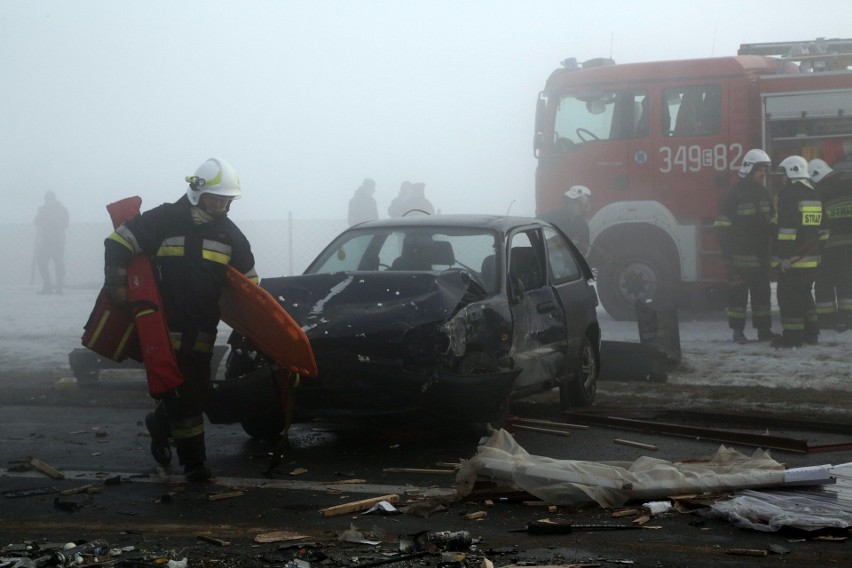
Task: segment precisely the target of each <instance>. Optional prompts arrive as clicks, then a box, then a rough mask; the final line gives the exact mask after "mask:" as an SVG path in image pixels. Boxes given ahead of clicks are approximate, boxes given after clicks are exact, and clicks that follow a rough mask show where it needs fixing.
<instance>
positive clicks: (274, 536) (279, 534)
mask: <svg viewBox="0 0 852 568" xmlns="http://www.w3.org/2000/svg"><path fill="white" fill-rule="evenodd" d="M303 538H309V537H308V536H307V535H304V534H300V533H297V532H293V531H268V532H262V533H258V534H256V535H255V537H254V541H255V542H256V543H258V544H266V543H270V542H284V541H290V540H301V539H303Z"/></svg>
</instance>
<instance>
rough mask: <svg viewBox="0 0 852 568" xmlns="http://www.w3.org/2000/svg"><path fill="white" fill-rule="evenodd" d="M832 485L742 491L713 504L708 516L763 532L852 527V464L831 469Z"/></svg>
mask: <svg viewBox="0 0 852 568" xmlns="http://www.w3.org/2000/svg"><path fill="white" fill-rule="evenodd" d="M830 474H831V477H832V478H834V479H835V480H836V482H835V483H834V484H831V485H826V486H824V487H811V488H806V489H796V490H793V491H789V490H788V491H750V490H747V491H742V492H740V493H738V494H737V495H735V496H734V497H733V498H732V499H728V500H726V501H721V502H719V503H715V504H714V505H713V506H712V507H711V512H712V514H715V515H716V516H719V517H723V518H725V519H727V520H728V521H730V522H731V523H733V524H735V525H737V526H738V527H743V528H749V529H754V530H758V531H764V532H772V531H777V530H780V529H782V528H784V527H793V528H797V529H802V530H817V529H822V528H826V527H832V528H841V529H845V528H849V527H850V526H852V463H847V464H840V465H837V466H832V467H831V469H830Z"/></svg>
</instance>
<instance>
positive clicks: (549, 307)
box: [535, 301, 556, 314]
mask: <svg viewBox="0 0 852 568" xmlns="http://www.w3.org/2000/svg"><path fill="white" fill-rule="evenodd" d="M535 309H536V310H537V311H538V313H540V314H546V313H547V312H552V311H553V310H555V309H556V303H555V302H552V301H547V302H542V303H540V304H538V305H536V307H535Z"/></svg>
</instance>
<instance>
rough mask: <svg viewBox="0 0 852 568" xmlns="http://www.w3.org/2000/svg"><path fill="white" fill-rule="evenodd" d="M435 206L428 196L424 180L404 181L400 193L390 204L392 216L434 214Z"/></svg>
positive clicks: (389, 212) (389, 208) (389, 211)
mask: <svg viewBox="0 0 852 568" xmlns="http://www.w3.org/2000/svg"><path fill="white" fill-rule="evenodd" d="M434 214H435V207H433V206H432V203H431V202H430V201H429V200H428V199H427V198H426V184H425V183H422V182H418V183H411V182H410V181H404V182H402V185H400V187H399V194H398V195H397V196H396V197H394V198H393V200H392V201H391V203H390V205H389V206H388V215H389V216H391V217H406V216H409V215H434Z"/></svg>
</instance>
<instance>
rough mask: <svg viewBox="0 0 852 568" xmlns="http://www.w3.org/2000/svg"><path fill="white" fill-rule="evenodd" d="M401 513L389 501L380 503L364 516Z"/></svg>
mask: <svg viewBox="0 0 852 568" xmlns="http://www.w3.org/2000/svg"><path fill="white" fill-rule="evenodd" d="M399 512H400V511H399V509H397V508H396V507H394V506H393V505H391V504H390V503H389V502H388V501H379V502H378V503H376V504H375V505H373V506H372V507H370V508H369V509H367V510H366V511H364V512H363V513H361V514H362V515H370V514H372V513H385V514H398V513H399Z"/></svg>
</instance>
